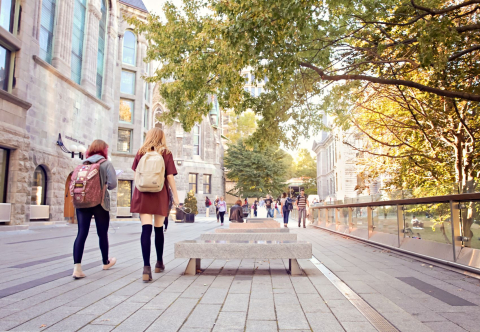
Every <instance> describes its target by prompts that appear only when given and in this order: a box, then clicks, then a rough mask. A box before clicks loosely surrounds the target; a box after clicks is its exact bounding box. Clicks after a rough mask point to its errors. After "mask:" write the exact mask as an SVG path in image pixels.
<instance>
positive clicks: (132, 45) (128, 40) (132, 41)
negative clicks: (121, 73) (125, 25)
mask: <svg viewBox="0 0 480 332" xmlns="http://www.w3.org/2000/svg"><path fill="white" fill-rule="evenodd" d="M136 51H137V38H136V37H135V35H134V34H133V32H131V31H130V30H127V31H125V35H124V36H123V63H126V64H128V65H132V66H135V61H136V56H135V54H136Z"/></svg>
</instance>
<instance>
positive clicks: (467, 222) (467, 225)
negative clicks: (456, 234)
mask: <svg viewBox="0 0 480 332" xmlns="http://www.w3.org/2000/svg"><path fill="white" fill-rule="evenodd" d="M460 208H461V210H460V211H461V212H460V226H461V232H462V235H463V236H464V239H463V245H464V246H465V247H471V248H475V249H480V202H462V203H461V204H460Z"/></svg>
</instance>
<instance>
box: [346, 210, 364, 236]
mask: <svg viewBox="0 0 480 332" xmlns="http://www.w3.org/2000/svg"><path fill="white" fill-rule="evenodd" d="M350 233H354V234H355V235H358V236H362V237H366V238H367V237H368V215H367V207H355V208H353V210H352V224H351V225H350Z"/></svg>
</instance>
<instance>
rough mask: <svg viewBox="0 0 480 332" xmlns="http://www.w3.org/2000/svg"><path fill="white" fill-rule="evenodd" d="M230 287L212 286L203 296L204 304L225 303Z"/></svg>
mask: <svg viewBox="0 0 480 332" xmlns="http://www.w3.org/2000/svg"><path fill="white" fill-rule="evenodd" d="M227 293H228V288H212V287H210V288H209V289H208V290H207V292H206V293H205V295H204V296H203V297H202V300H201V301H200V303H202V304H223V302H225V298H226V297H227Z"/></svg>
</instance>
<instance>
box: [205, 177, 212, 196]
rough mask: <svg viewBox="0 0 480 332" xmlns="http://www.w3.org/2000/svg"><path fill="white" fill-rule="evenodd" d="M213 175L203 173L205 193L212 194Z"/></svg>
mask: <svg viewBox="0 0 480 332" xmlns="http://www.w3.org/2000/svg"><path fill="white" fill-rule="evenodd" d="M211 190H212V175H210V174H203V193H204V194H211V193H212V191H211Z"/></svg>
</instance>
